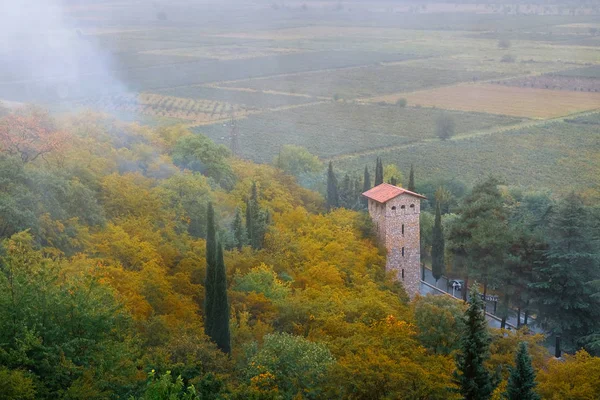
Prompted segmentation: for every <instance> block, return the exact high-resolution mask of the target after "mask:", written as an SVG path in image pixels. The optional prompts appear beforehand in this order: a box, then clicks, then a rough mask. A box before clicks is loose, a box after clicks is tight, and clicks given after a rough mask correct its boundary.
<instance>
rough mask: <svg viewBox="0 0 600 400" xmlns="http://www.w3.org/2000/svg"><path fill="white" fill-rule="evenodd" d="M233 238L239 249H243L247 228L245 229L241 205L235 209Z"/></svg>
mask: <svg viewBox="0 0 600 400" xmlns="http://www.w3.org/2000/svg"><path fill="white" fill-rule="evenodd" d="M233 238H234V240H235V246H236V247H237V249H238V250H239V251H242V248H243V247H244V245H245V244H246V230H245V229H244V224H243V222H242V213H241V212H240V208H239V207H238V208H236V209H235V218H234V219H233Z"/></svg>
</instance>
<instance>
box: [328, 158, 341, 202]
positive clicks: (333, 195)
mask: <svg viewBox="0 0 600 400" xmlns="http://www.w3.org/2000/svg"><path fill="white" fill-rule="evenodd" d="M339 206H340V198H339V194H338V185H337V178H336V177H335V173H334V172H333V164H332V163H331V161H330V162H329V168H328V170H327V210H328V211H329V210H332V209H334V208H337V207H339Z"/></svg>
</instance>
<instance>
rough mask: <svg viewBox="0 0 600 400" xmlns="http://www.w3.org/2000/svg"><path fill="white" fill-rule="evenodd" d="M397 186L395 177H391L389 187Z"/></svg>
mask: <svg viewBox="0 0 600 400" xmlns="http://www.w3.org/2000/svg"><path fill="white" fill-rule="evenodd" d="M397 184H398V180H397V179H396V177H395V176H392V177H391V178H390V185H394V186H396V185H397Z"/></svg>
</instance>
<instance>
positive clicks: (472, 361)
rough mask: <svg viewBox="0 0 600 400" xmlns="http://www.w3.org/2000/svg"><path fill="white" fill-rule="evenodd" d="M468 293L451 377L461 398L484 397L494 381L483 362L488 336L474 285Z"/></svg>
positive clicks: (478, 399) (481, 399) (483, 399)
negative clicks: (467, 306)
mask: <svg viewBox="0 0 600 400" xmlns="http://www.w3.org/2000/svg"><path fill="white" fill-rule="evenodd" d="M469 295H470V304H469V308H467V311H466V312H465V317H464V328H463V332H462V337H461V339H460V351H459V352H458V354H457V356H456V371H455V372H454V378H455V381H456V383H457V384H458V386H459V390H460V393H461V394H462V396H463V398H464V399H465V400H488V399H490V398H491V396H492V392H493V391H494V384H493V382H492V376H491V374H490V372H489V371H488V370H487V368H486V367H485V365H484V364H485V362H486V360H487V359H488V358H489V356H490V343H491V341H492V339H491V337H490V333H489V332H488V324H487V321H486V319H485V311H484V303H483V300H482V299H481V296H480V294H479V291H478V290H477V285H473V286H472V287H471V290H470V292H469Z"/></svg>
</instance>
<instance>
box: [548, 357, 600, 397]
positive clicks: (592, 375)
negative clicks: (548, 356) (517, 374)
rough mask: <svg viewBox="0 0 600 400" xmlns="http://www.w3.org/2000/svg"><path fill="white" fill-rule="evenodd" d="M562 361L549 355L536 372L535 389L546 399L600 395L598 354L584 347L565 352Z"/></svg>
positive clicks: (599, 361) (599, 359)
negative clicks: (546, 362)
mask: <svg viewBox="0 0 600 400" xmlns="http://www.w3.org/2000/svg"><path fill="white" fill-rule="evenodd" d="M564 358H565V359H564V361H562V360H556V359H552V360H550V361H549V362H548V367H547V368H546V369H543V370H541V371H540V372H539V373H538V381H539V385H538V392H539V393H540V395H541V396H542V398H544V399H549V400H597V399H600V358H598V357H592V356H590V355H589V354H588V353H587V352H585V351H584V350H581V351H578V352H577V353H576V354H575V355H565V357H564Z"/></svg>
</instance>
